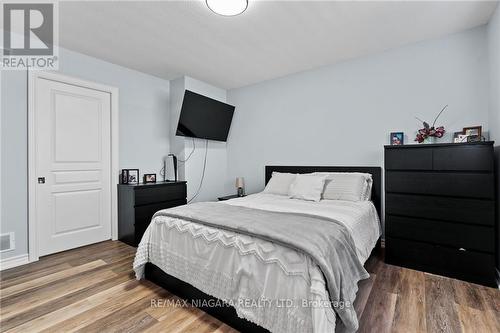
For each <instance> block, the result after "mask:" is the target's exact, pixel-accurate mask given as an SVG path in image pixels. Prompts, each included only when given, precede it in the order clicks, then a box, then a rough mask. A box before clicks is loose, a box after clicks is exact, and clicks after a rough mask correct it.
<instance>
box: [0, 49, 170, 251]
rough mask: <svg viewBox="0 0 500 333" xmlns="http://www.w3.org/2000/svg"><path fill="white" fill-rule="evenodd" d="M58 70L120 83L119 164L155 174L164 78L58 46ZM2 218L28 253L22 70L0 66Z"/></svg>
mask: <svg viewBox="0 0 500 333" xmlns="http://www.w3.org/2000/svg"><path fill="white" fill-rule="evenodd" d="M59 59H60V63H59V72H61V73H62V74H65V75H69V76H73V77H78V78H82V79H85V80H89V81H94V82H99V83H102V84H107V85H111V86H114V87H118V88H119V93H120V99H119V108H120V110H119V119H120V125H119V131H120V143H119V145H120V168H139V169H140V172H141V175H142V174H143V173H157V174H159V171H160V168H161V166H162V164H161V163H162V162H161V158H162V156H164V155H166V154H167V153H168V152H169V122H170V120H169V81H166V80H162V79H159V78H156V77H153V76H150V75H146V74H143V73H140V72H137V71H133V70H130V69H127V68H124V67H120V66H117V65H114V64H111V63H108V62H105V61H102V60H99V59H96V58H92V57H88V56H85V55H82V54H79V53H75V52H72V51H68V50H65V49H60V54H59ZM0 75H1V84H2V85H1V90H2V91H1V98H2V100H1V108H2V110H1V126H2V127H1V145H2V146H1V149H2V151H1V156H2V159H1V177H2V181H1V198H2V201H1V223H0V232H1V233H4V232H11V231H13V232H15V237H16V249H15V251H10V252H4V253H2V254H1V257H0V258H7V257H11V256H16V255H20V254H24V253H27V249H28V244H27V225H28V222H27V195H28V194H27V177H26V175H27V106H26V100H27V89H26V72H20V71H1V74H0Z"/></svg>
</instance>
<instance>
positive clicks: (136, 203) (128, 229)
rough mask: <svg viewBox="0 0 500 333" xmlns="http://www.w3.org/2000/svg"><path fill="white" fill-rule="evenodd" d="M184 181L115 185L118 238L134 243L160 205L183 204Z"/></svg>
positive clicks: (135, 244)
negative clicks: (116, 192) (116, 189)
mask: <svg viewBox="0 0 500 333" xmlns="http://www.w3.org/2000/svg"><path fill="white" fill-rule="evenodd" d="M186 192H187V191H186V182H169V181H167V182H157V183H149V184H136V185H128V184H119V185H118V239H119V240H121V241H122V242H125V243H127V244H129V245H132V246H137V245H138V244H139V242H140V241H141V238H142V235H143V234H144V231H146V228H147V227H148V225H149V223H150V222H151V217H153V215H154V214H155V213H156V212H157V211H159V210H162V209H165V208H171V207H175V206H180V205H185V204H186Z"/></svg>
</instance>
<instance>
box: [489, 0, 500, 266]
mask: <svg viewBox="0 0 500 333" xmlns="http://www.w3.org/2000/svg"><path fill="white" fill-rule="evenodd" d="M488 51H489V60H490V131H491V139H492V140H495V141H496V143H495V157H496V161H495V162H496V169H497V178H496V185H497V219H498V220H500V204H499V201H500V198H499V197H500V6H497V9H496V11H495V14H494V15H493V17H492V18H491V21H490V23H489V24H488ZM499 224H500V221H499ZM497 237H498V238H497V240H498V241H497V267H500V255H499V254H500V228H499V229H498V230H497Z"/></svg>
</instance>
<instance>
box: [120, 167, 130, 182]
mask: <svg viewBox="0 0 500 333" xmlns="http://www.w3.org/2000/svg"><path fill="white" fill-rule="evenodd" d="M120 183H121V184H128V170H127V169H122V173H121V175H120Z"/></svg>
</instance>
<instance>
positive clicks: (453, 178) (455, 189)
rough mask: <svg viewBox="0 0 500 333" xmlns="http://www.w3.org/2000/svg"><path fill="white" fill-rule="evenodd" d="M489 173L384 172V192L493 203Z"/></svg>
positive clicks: (491, 182) (490, 175)
mask: <svg viewBox="0 0 500 333" xmlns="http://www.w3.org/2000/svg"><path fill="white" fill-rule="evenodd" d="M493 184H494V175H493V173H459V174H457V173H439V172H408V171H387V172H386V191H387V192H398V193H412V194H431V195H443V196H454V197H467V198H482V199H492V200H493V199H494V198H495V187H494V186H493Z"/></svg>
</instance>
